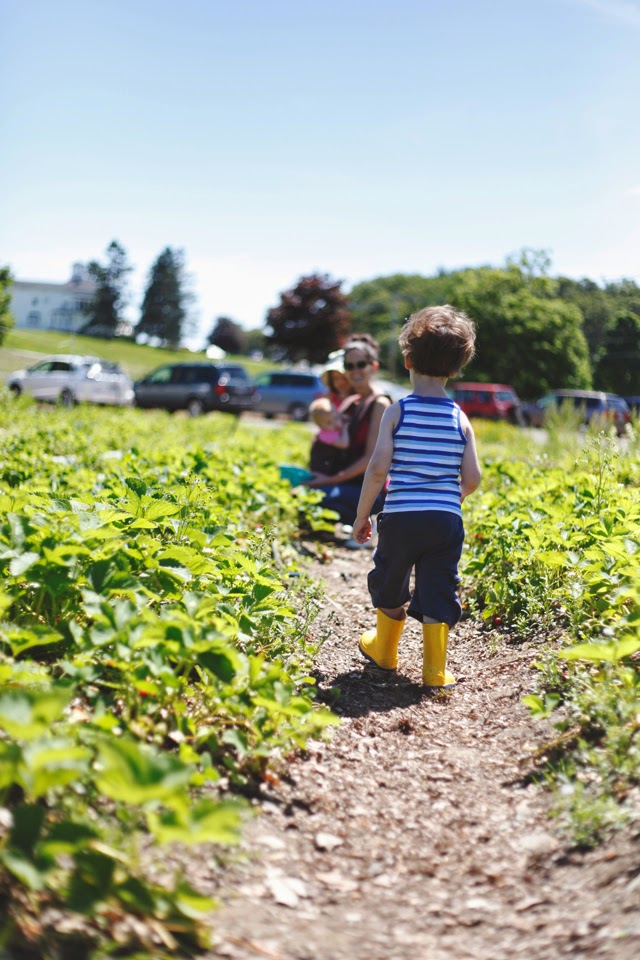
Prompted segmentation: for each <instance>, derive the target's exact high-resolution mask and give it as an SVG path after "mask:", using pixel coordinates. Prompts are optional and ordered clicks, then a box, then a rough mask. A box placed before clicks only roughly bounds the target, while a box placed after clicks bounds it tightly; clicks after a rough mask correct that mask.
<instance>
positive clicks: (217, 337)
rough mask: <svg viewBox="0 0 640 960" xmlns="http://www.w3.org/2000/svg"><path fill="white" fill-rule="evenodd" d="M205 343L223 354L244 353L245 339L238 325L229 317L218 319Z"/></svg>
mask: <svg viewBox="0 0 640 960" xmlns="http://www.w3.org/2000/svg"><path fill="white" fill-rule="evenodd" d="M207 343H210V344H212V345H213V346H216V347H220V349H221V350H224V352H225V353H244V351H245V350H246V348H247V337H246V334H245V332H244V330H243V329H242V327H241V326H240V324H239V323H234V321H233V320H231V318H230V317H218V319H217V320H216V324H215V326H214V328H213V330H212V331H211V333H210V334H209V336H208V337H207Z"/></svg>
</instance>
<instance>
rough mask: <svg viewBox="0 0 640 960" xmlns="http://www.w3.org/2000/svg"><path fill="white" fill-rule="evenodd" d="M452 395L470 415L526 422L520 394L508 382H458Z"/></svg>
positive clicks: (520, 423) (453, 388) (520, 422)
mask: <svg viewBox="0 0 640 960" xmlns="http://www.w3.org/2000/svg"><path fill="white" fill-rule="evenodd" d="M451 396H452V399H453V400H455V402H456V403H457V404H458V406H459V407H460V408H461V410H462V411H463V413H466V415H467V416H468V417H484V418H485V419H486V420H508V421H509V423H517V424H519V425H520V426H522V425H523V424H524V420H523V417H522V406H521V404H520V400H519V398H518V394H517V393H516V392H515V390H514V389H513V387H510V386H508V384H506V383H465V382H462V383H456V384H455V386H453V387H452V388H451Z"/></svg>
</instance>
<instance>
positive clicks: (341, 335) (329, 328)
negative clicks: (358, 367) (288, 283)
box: [266, 274, 351, 363]
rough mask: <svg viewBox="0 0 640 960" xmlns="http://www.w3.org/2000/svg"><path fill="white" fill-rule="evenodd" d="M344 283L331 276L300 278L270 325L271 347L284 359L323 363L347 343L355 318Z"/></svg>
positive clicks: (272, 312)
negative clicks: (343, 286) (352, 319)
mask: <svg viewBox="0 0 640 960" xmlns="http://www.w3.org/2000/svg"><path fill="white" fill-rule="evenodd" d="M341 286H342V281H341V280H332V279H331V278H330V277H329V276H328V275H327V274H311V275H310V276H307V277H300V279H299V280H298V282H297V283H296V285H295V286H294V287H293V288H292V289H291V290H287V291H285V292H284V293H282V294H281V295H280V304H279V305H278V306H277V307H272V308H271V309H270V310H269V312H268V314H267V320H266V324H267V326H268V327H270V328H271V333H270V334H268V335H267V337H266V340H267V343H268V344H269V345H270V346H271V347H272V348H275V351H274V352H277V353H278V354H279V355H280V356H281V357H282V358H283V359H287V360H291V361H298V360H309V361H310V362H311V363H322V362H323V361H324V360H326V359H327V357H328V355H329V354H330V353H331V352H332V351H333V350H337V349H339V348H340V347H341V346H342V345H343V344H344V342H345V339H346V336H347V333H348V332H349V328H350V319H351V315H350V312H349V304H348V300H347V297H346V295H345V294H344V293H343V292H342V290H341Z"/></svg>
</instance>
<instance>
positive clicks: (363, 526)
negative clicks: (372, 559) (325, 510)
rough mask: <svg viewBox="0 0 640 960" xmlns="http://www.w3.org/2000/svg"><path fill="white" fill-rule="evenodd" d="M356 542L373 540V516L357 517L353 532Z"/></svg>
mask: <svg viewBox="0 0 640 960" xmlns="http://www.w3.org/2000/svg"><path fill="white" fill-rule="evenodd" d="M351 535H352V537H353V539H354V540H355V541H356V543H366V542H367V540H371V517H356V522H355V523H354V525H353V533H352V534H351Z"/></svg>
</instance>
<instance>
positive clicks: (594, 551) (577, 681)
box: [464, 422, 640, 844]
mask: <svg viewBox="0 0 640 960" xmlns="http://www.w3.org/2000/svg"><path fill="white" fill-rule="evenodd" d="M567 426H570V425H566V424H564V425H563V424H562V422H559V423H558V424H556V425H555V426H554V427H552V429H551V431H550V433H549V437H548V440H547V442H546V445H545V446H543V447H538V448H536V447H535V445H532V444H531V442H530V441H527V440H523V438H522V434H518V433H517V432H516V431H513V430H510V429H502V430H500V429H499V428H496V427H492V426H489V425H486V426H485V428H484V430H483V428H482V426H481V427H480V430H479V445H480V448H481V449H484V451H485V453H486V455H485V460H484V477H483V485H482V492H481V494H480V495H479V496H475V497H473V498H471V499H470V500H469V501H468V504H467V506H468V511H469V512H468V514H467V532H468V554H467V556H468V559H467V562H466V564H465V567H464V570H465V575H466V579H467V584H468V591H469V594H468V596H469V602H470V605H471V607H472V609H473V610H475V612H476V613H477V614H478V615H479V616H481V617H482V618H483V619H484V620H485V621H486V622H487V623H488V625H490V626H493V627H494V629H496V630H497V631H499V632H502V633H504V635H505V637H507V638H508V639H509V642H511V643H515V644H518V643H522V642H525V641H534V642H535V644H536V646H537V647H539V651H540V655H539V658H538V662H537V667H538V669H539V671H540V674H539V681H538V683H539V687H540V689H539V690H538V692H537V693H536V694H532V695H530V696H528V697H526V698H525V700H526V703H527V705H528V707H529V708H530V709H531V711H532V712H533V713H534V715H537V716H540V717H549V718H550V719H551V721H552V723H553V724H554V727H555V729H556V731H557V737H555V738H554V739H553V740H552V741H551V742H550V743H549V746H548V750H546V751H544V752H543V753H542V754H541V755H540V756H539V758H538V767H539V770H538V773H539V778H540V779H544V780H545V781H547V782H549V783H550V784H552V785H553V787H554V795H555V805H556V812H557V814H558V816H559V817H560V818H561V820H562V821H563V823H564V825H565V826H566V828H567V830H568V832H569V833H570V834H571V835H572V836H573V838H574V839H575V840H576V841H577V842H579V843H583V844H591V843H594V842H596V841H597V840H598V838H599V837H600V836H601V835H602V834H603V831H604V830H605V829H606V828H608V827H611V826H616V825H619V824H621V823H623V822H624V821H625V820H628V819H636V818H640V795H639V790H638V785H639V783H640V737H639V736H638V734H639V733H640V455H639V454H640V443H639V440H640V437H639V435H638V432H637V428H638V425H637V424H636V425H635V427H634V429H632V430H631V431H630V432H629V433H628V435H627V437H626V438H625V440H624V441H623V442H622V444H620V443H619V441H618V440H617V438H615V436H608V435H607V434H606V433H603V432H600V433H598V432H597V431H596V430H594V431H593V432H591V433H590V434H588V435H587V436H586V438H584V442H583V441H582V439H580V438H578V437H577V436H576V433H575V430H568V429H566V427H567ZM527 444H528V445H527Z"/></svg>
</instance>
